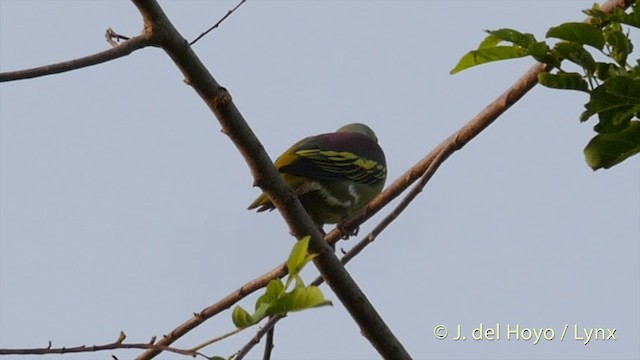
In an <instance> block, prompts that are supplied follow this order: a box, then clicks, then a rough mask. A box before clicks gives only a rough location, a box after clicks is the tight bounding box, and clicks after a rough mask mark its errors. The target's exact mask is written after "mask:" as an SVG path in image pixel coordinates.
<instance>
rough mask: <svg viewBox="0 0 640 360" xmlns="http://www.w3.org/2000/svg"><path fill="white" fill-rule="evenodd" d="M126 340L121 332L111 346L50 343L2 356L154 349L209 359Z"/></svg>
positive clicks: (192, 353) (187, 352)
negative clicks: (57, 346) (52, 345)
mask: <svg viewBox="0 0 640 360" xmlns="http://www.w3.org/2000/svg"><path fill="white" fill-rule="evenodd" d="M125 338H126V335H125V334H124V333H122V332H121V333H120V336H119V337H118V339H117V340H116V341H115V342H112V343H110V344H104V345H91V346H86V345H80V346H73V347H61V348H54V347H51V342H49V346H47V347H46V348H32V349H0V355H46V354H68V353H86V352H96V351H106V350H118V349H145V350H149V349H153V350H158V351H169V352H172V353H176V354H180V355H185V356H190V357H196V356H202V357H204V358H206V359H208V358H209V357H207V356H206V355H204V354H203V353H200V352H198V351H192V350H184V349H177V348H174V347H169V346H163V345H158V344H154V339H152V341H151V342H149V343H147V344H144V343H129V344H126V343H123V341H124V339H125Z"/></svg>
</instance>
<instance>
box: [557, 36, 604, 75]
mask: <svg viewBox="0 0 640 360" xmlns="http://www.w3.org/2000/svg"><path fill="white" fill-rule="evenodd" d="M553 48H554V49H555V50H556V51H557V52H558V54H560V56H562V57H563V58H565V59H567V60H569V61H571V62H572V63H575V64H577V65H580V66H581V67H582V68H583V69H584V70H585V71H586V72H587V74H589V75H592V74H593V73H594V72H595V71H596V61H595V60H594V59H593V56H591V54H590V53H589V52H588V51H587V50H585V49H584V47H582V45H580V44H578V43H575V42H569V41H566V42H565V41H562V42H559V43H557V44H556V45H555V46H554V47H553Z"/></svg>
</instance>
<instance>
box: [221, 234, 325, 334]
mask: <svg viewBox="0 0 640 360" xmlns="http://www.w3.org/2000/svg"><path fill="white" fill-rule="evenodd" d="M309 239H310V237H309V236H307V237H305V238H303V239H301V240H300V241H296V244H295V245H294V246H293V249H292V250H291V254H290V255H289V259H288V260H287V268H288V269H289V276H287V279H286V282H284V283H283V282H282V280H281V279H275V280H271V281H270V282H269V284H268V285H267V287H266V288H265V292H264V294H262V295H261V296H260V297H259V298H258V300H257V301H256V305H255V309H254V310H255V311H254V313H253V314H250V313H249V312H248V311H246V310H245V309H243V308H242V307H241V306H236V307H235V308H234V309H233V313H232V315H231V317H232V320H233V323H234V325H235V326H236V327H237V328H238V329H244V328H247V327H249V326H251V325H254V324H257V323H258V322H260V321H261V320H262V319H264V318H266V317H269V316H273V315H285V314H287V313H288V312H291V311H300V310H305V309H310V308H314V307H319V306H325V305H332V304H331V301H328V300H326V299H325V298H324V294H323V293H322V291H321V290H320V288H319V287H317V286H305V285H304V282H303V281H302V278H301V277H300V271H302V269H303V268H304V267H305V265H307V264H308V263H309V262H310V261H312V260H313V259H314V258H315V257H316V255H315V254H309V253H308V252H307V250H308V248H309ZM292 285H293V287H292V289H291V290H289V291H287V290H288V289H289V288H290V287H291V286H292Z"/></svg>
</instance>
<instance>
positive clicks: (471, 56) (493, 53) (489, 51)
mask: <svg viewBox="0 0 640 360" xmlns="http://www.w3.org/2000/svg"><path fill="white" fill-rule="evenodd" d="M527 55H529V52H528V51H527V49H523V48H522V47H519V46H495V47H487V48H482V49H478V50H473V51H470V52H468V53H467V54H466V55H464V56H463V57H462V58H461V59H460V61H458V64H457V65H456V66H455V67H454V68H453V70H451V72H450V74H456V73H459V72H460V71H462V70H465V69H468V68H470V67H474V66H476V65H480V64H484V63H488V62H492V61H499V60H507V59H514V58H520V57H525V56H527Z"/></svg>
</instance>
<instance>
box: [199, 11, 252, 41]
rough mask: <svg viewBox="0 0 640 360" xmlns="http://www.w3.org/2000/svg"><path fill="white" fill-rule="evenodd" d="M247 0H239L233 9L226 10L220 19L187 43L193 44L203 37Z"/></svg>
mask: <svg viewBox="0 0 640 360" xmlns="http://www.w3.org/2000/svg"><path fill="white" fill-rule="evenodd" d="M246 1H247V0H240V2H239V3H238V5H236V7H234V8H233V9H231V10H229V11H227V13H226V14H225V15H224V16H223V17H222V18H221V19H220V20H218V22H217V23H215V24H214V25H213V26H212V27H210V28H208V29H207V31H205V32H203V33H202V34H200V35H198V37H197V38H195V39H194V40H193V41H192V42H190V43H189V45H193V44H195V43H196V42H198V40H200V39H202V38H203V37H205V36H206V35H207V34H208V33H210V32H211V31H213V30H214V29H215V28H217V27H218V26H220V24H222V22H223V21H224V20H225V19H226V18H228V17H229V16H231V14H233V12H234V11H236V10H238V8H240V6H242V4H244V3H245V2H246Z"/></svg>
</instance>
